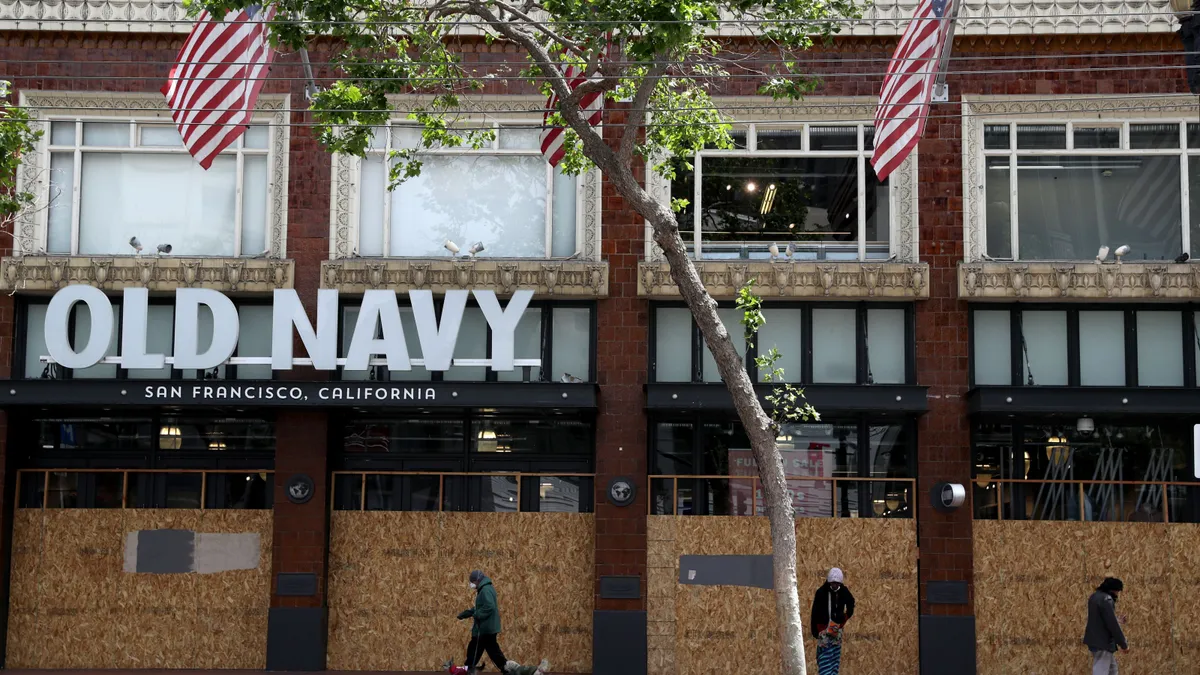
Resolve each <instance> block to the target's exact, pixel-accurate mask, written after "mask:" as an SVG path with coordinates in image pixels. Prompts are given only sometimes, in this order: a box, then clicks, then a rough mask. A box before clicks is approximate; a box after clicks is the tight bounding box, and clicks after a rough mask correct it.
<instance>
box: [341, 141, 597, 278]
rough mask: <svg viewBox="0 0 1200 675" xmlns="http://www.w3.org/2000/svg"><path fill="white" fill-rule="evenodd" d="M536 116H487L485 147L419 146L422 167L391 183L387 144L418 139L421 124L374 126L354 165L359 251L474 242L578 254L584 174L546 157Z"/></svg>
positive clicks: (410, 251) (395, 253)
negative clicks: (522, 119) (532, 119)
mask: <svg viewBox="0 0 1200 675" xmlns="http://www.w3.org/2000/svg"><path fill="white" fill-rule="evenodd" d="M538 125H540V120H538V121H537V122H536V123H518V122H512V123H509V122H507V121H506V122H504V123H497V122H492V123H490V126H491V128H492V130H493V132H494V138H493V140H492V141H491V142H490V143H488V144H487V145H485V146H484V147H482V148H479V149H475V148H471V147H469V146H466V145H464V146H463V147H457V148H450V147H438V148H431V149H428V150H425V151H422V152H421V153H420V154H419V155H418V161H420V163H421V172H420V175H418V176H415V177H413V178H409V179H408V180H406V181H404V182H403V183H401V184H400V185H399V186H398V187H397V188H396V189H394V190H392V191H390V192H389V191H388V189H387V185H388V173H389V172H388V161H389V160H388V153H389V151H392V150H403V149H411V148H416V147H419V146H420V141H421V132H420V128H419V127H416V126H412V125H406V124H399V123H397V124H393V125H390V126H389V127H388V128H386V129H383V130H380V131H379V132H377V133H376V134H375V136H374V138H373V141H372V145H371V150H370V152H369V154H368V156H367V158H366V159H364V160H362V162H361V168H360V171H361V173H360V178H359V182H358V211H357V220H358V223H357V224H358V232H357V253H358V255H359V256H376V257H377V256H388V257H446V256H447V255H457V256H463V255H468V254H469V252H471V251H472V247H475V249H476V250H475V253H476V255H478V256H482V257H492V258H568V257H571V256H573V255H576V254H577V253H579V252H580V244H581V237H580V232H579V230H580V227H581V224H582V219H581V217H580V215H581V214H580V211H581V196H580V194H579V193H580V187H579V184H580V180H579V179H578V178H577V177H575V176H570V175H566V174H564V173H562V172H561V171H559V170H557V169H554V168H553V167H551V166H550V164H549V163H548V162H547V161H546V160H545V158H543V157H542V154H541V149H540V142H541V141H540V137H541V127H540V126H538ZM479 244H482V248H480V247H479ZM455 248H457V249H458V251H457V253H455V252H454V251H453V249H455Z"/></svg>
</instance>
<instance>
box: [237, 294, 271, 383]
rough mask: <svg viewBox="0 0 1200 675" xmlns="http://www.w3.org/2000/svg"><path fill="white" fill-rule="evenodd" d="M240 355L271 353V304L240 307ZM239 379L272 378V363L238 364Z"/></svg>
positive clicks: (238, 351)
mask: <svg viewBox="0 0 1200 675" xmlns="http://www.w3.org/2000/svg"><path fill="white" fill-rule="evenodd" d="M238 322H239V323H240V324H241V328H240V330H239V332H238V346H237V355H238V356H270V355H271V307H270V306H269V305H242V306H241V307H238ZM237 379H239V380H269V379H271V364H269V363H268V364H264V365H261V366H238V367H237Z"/></svg>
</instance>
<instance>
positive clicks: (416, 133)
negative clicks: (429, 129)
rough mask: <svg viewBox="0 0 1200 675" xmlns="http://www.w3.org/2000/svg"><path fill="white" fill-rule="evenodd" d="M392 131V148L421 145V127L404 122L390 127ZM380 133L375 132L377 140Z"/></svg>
mask: <svg viewBox="0 0 1200 675" xmlns="http://www.w3.org/2000/svg"><path fill="white" fill-rule="evenodd" d="M391 131H392V148H395V149H400V148H416V147H420V145H421V129H420V128H419V127H414V126H411V125H405V124H396V125H393V126H392V128H391ZM380 136H382V134H376V140H377V141H378V140H379V138H380ZM380 147H381V148H382V147H383V146H382V145H381V146H380Z"/></svg>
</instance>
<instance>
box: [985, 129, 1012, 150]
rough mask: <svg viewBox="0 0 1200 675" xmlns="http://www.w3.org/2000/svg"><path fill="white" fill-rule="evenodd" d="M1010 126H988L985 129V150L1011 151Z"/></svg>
mask: <svg viewBox="0 0 1200 675" xmlns="http://www.w3.org/2000/svg"><path fill="white" fill-rule="evenodd" d="M1008 134H1009V125H1007V124H988V125H985V126H984V127H983V149H984V150H1008V149H1009V138H1008Z"/></svg>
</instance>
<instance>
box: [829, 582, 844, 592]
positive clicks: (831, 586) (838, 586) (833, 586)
mask: <svg viewBox="0 0 1200 675" xmlns="http://www.w3.org/2000/svg"><path fill="white" fill-rule="evenodd" d="M841 588H842V585H841V584H839V583H838V582H836V581H834V582H832V583H830V584H829V590H831V591H839V590H841Z"/></svg>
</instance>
